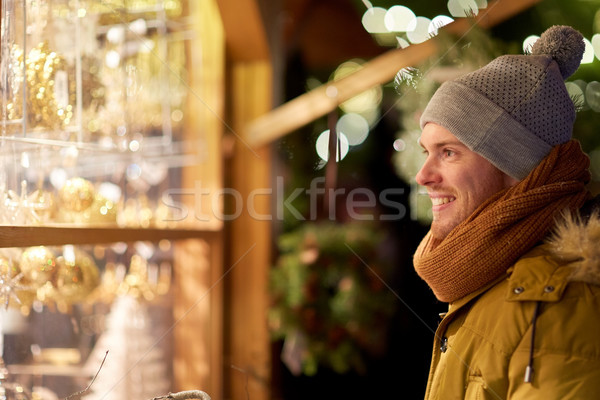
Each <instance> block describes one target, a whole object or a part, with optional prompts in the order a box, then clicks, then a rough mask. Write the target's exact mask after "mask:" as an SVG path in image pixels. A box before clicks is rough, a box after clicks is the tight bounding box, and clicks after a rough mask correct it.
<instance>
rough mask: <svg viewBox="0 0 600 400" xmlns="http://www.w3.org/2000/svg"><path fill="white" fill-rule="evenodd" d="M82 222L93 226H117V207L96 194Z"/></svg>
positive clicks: (84, 213)
mask: <svg viewBox="0 0 600 400" xmlns="http://www.w3.org/2000/svg"><path fill="white" fill-rule="evenodd" d="M81 222H83V223H86V224H92V225H102V224H115V223H116V222H117V205H116V204H115V203H113V202H112V201H110V200H108V199H107V198H106V197H104V196H102V195H101V194H96V196H95V198H94V202H93V203H92V205H91V206H90V207H88V208H87V209H86V210H84V211H83V213H82V215H81Z"/></svg>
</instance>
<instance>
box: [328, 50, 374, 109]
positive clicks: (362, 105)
mask: <svg viewBox="0 0 600 400" xmlns="http://www.w3.org/2000/svg"><path fill="white" fill-rule="evenodd" d="M360 68H362V65H361V64H360V63H359V62H357V61H347V62H345V63H342V64H340V65H339V66H338V67H337V68H336V70H335V71H334V72H333V76H332V80H333V81H338V80H340V79H342V78H344V77H346V76H348V75H350V74H352V73H354V72H355V71H357V70H358V69H360ZM382 97H383V90H382V89H381V86H373V87H372V88H370V89H367V90H365V91H363V92H362V93H360V94H358V95H356V96H354V97H352V98H351V99H349V100H346V101H345V102H343V103H342V104H340V108H341V109H342V110H343V111H344V112H345V113H357V114H361V115H363V116H364V115H365V113H369V112H370V111H371V110H373V109H376V108H377V107H379V104H380V103H381V99H382Z"/></svg>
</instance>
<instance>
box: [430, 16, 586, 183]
mask: <svg viewBox="0 0 600 400" xmlns="http://www.w3.org/2000/svg"><path fill="white" fill-rule="evenodd" d="M584 50H585V43H584V41H583V36H582V35H581V34H580V33H579V32H577V31H576V30H575V29H573V28H571V27H569V26H553V27H551V28H549V29H548V30H546V31H545V32H544V33H543V34H542V35H541V37H540V39H538V40H537V41H536V42H535V43H534V45H533V47H532V49H531V54H527V55H505V56H501V57H498V58H496V59H495V60H493V61H492V62H490V63H489V64H487V65H486V66H484V67H482V68H480V69H478V70H476V71H474V72H471V73H469V74H467V75H464V76H462V77H460V78H458V79H455V80H452V81H447V82H445V83H444V84H442V86H440V88H439V89H438V90H437V91H436V92H435V94H434V95H433V97H432V98H431V100H430V101H429V104H428V105H427V107H426V108H425V111H424V112H423V115H422V116H421V129H422V128H423V127H424V126H425V125H426V124H427V123H429V122H434V123H436V124H438V125H441V126H443V127H444V128H446V129H448V130H449V131H450V132H452V134H454V136H456V137H457V138H458V139H459V140H460V141H461V142H462V143H464V144H465V145H466V146H467V147H469V148H470V149H471V150H473V151H475V152H476V153H478V154H480V155H481V156H483V157H484V158H486V159H487V160H488V161H490V162H491V163H492V164H493V165H495V166H496V167H497V168H498V169H500V170H501V171H503V172H505V173H506V174H508V175H510V176H512V177H513V178H516V179H523V178H524V177H526V176H527V175H528V174H529V172H530V171H531V170H532V169H533V168H535V167H536V166H537V165H538V164H539V163H540V161H542V159H543V158H544V157H546V155H548V153H549V152H550V149H551V148H552V147H553V146H556V145H558V144H562V143H565V142H567V141H569V140H570V139H571V135H572V132H573V123H574V122H575V106H574V105H573V101H572V100H571V97H570V96H569V93H568V92H567V88H566V86H565V83H564V80H565V79H567V78H568V77H569V76H571V75H572V74H573V73H574V72H575V71H576V70H577V68H578V67H579V64H580V63H581V58H582V57H583V52H584Z"/></svg>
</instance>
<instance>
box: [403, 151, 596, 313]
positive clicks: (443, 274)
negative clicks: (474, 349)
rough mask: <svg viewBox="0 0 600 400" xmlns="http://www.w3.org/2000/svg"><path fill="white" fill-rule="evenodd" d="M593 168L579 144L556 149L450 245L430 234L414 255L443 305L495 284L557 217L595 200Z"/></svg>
mask: <svg viewBox="0 0 600 400" xmlns="http://www.w3.org/2000/svg"><path fill="white" fill-rule="evenodd" d="M589 164H590V162H589V158H588V157H587V156H586V155H585V153H583V151H582V150H581V146H580V145H579V142H577V141H575V140H571V141H569V142H567V143H564V144H561V145H558V146H555V147H554V148H553V149H552V151H551V152H550V154H549V155H548V156H546V158H545V159H544V160H542V162H541V163H540V164H539V165H538V166H537V167H536V168H535V169H534V170H533V171H531V173H530V174H529V175H528V176H527V177H525V178H524V179H523V180H522V181H521V182H519V183H518V184H516V185H515V186H513V187H511V188H508V189H506V190H503V191H500V192H499V193H497V194H495V195H494V196H492V197H491V198H489V199H488V200H486V201H485V202H484V203H483V204H481V205H480V206H479V207H478V208H477V209H476V210H475V211H474V212H473V214H471V215H470V216H469V217H468V218H467V219H466V220H464V221H463V222H461V223H460V224H459V225H458V226H456V227H455V228H454V229H453V230H452V231H451V232H450V233H449V234H448V236H447V237H446V238H445V239H443V240H436V239H434V238H433V237H432V236H431V231H430V232H429V233H428V234H427V235H426V236H425V238H423V241H422V242H421V244H420V245H419V247H418V248H417V251H416V253H415V255H414V265H415V269H416V271H417V273H418V274H419V276H420V277H421V278H423V279H424V280H425V281H426V282H427V284H428V285H429V286H430V287H431V289H432V290H433V292H434V294H435V295H436V297H437V298H438V300H441V301H444V302H453V301H456V300H458V299H460V298H462V297H463V296H466V295H467V294H469V293H472V292H474V291H476V290H477V289H480V288H482V287H483V286H485V285H486V284H488V283H490V282H491V281H493V280H495V279H496V278H498V277H499V276H500V275H501V274H502V273H504V272H505V271H506V270H507V269H508V268H509V267H510V266H511V265H512V264H514V262H515V261H516V260H517V259H518V258H519V257H521V256H522V255H523V254H524V253H526V252H527V251H528V250H529V249H531V248H532V247H533V246H535V245H536V243H538V242H540V241H541V240H542V239H543V238H544V236H546V234H547V233H548V231H549V230H550V229H551V227H552V225H553V224H554V218H555V217H556V216H558V215H559V214H560V213H561V212H562V211H563V210H565V209H571V210H576V209H579V208H580V207H581V206H582V205H583V203H584V202H585V201H586V200H587V199H589V198H590V193H589V192H588V190H587V189H586V188H585V184H586V183H587V182H588V181H589V180H590V173H589V171H588V169H589Z"/></svg>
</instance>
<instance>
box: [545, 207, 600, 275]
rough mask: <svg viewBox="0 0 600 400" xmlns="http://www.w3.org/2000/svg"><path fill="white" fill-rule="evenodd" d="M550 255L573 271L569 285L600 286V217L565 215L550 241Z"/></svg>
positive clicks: (595, 214) (596, 214)
mask: <svg viewBox="0 0 600 400" xmlns="http://www.w3.org/2000/svg"><path fill="white" fill-rule="evenodd" d="M547 242H548V245H549V246H548V247H549V251H550V253H551V254H552V256H554V257H555V258H557V259H559V260H560V261H561V262H563V263H567V265H568V267H569V268H570V269H571V273H570V275H569V281H572V282H585V283H590V284H593V285H598V286H600V215H599V213H598V212H597V211H595V212H593V213H592V214H591V215H590V217H589V218H582V217H579V216H572V215H570V214H567V215H565V216H564V217H563V218H562V220H561V221H559V222H558V223H557V225H556V228H555V230H554V232H553V233H552V235H550V237H549V239H548V241H547Z"/></svg>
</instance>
